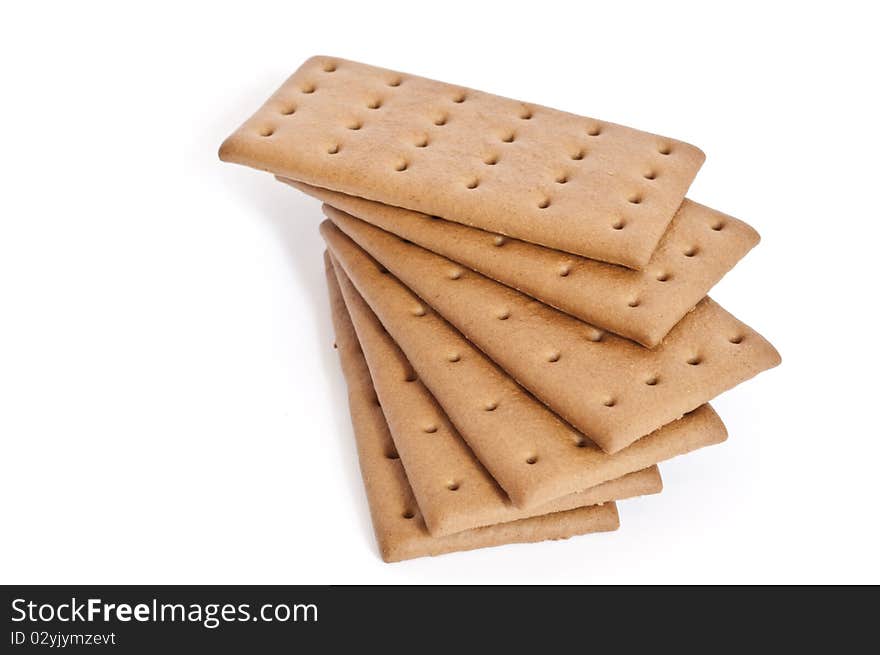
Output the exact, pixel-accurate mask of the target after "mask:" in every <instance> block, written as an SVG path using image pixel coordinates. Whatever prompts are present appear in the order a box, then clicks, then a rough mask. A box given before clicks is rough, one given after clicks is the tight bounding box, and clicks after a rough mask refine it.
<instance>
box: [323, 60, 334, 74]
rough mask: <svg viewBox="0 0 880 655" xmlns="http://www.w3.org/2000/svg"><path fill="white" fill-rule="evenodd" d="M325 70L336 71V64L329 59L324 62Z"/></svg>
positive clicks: (328, 71)
mask: <svg viewBox="0 0 880 655" xmlns="http://www.w3.org/2000/svg"><path fill="white" fill-rule="evenodd" d="M324 72H325V73H335V72H336V64H335V63H334V62H332V61H328V62H327V63H325V64H324Z"/></svg>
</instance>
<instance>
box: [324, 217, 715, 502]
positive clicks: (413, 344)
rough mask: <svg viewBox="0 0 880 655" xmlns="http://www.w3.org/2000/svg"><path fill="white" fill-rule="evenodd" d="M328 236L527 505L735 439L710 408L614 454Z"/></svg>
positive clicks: (437, 393)
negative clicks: (575, 428)
mask: <svg viewBox="0 0 880 655" xmlns="http://www.w3.org/2000/svg"><path fill="white" fill-rule="evenodd" d="M323 231H324V233H325V238H326V239H327V242H328V244H329V245H330V247H331V249H332V251H333V252H334V254H335V256H336V257H337V258H338V262H339V264H340V266H341V267H342V268H343V269H344V270H345V271H346V272H347V274H348V276H350V279H351V281H352V282H353V283H354V286H355V287H357V288H358V289H359V291H360V293H361V294H362V297H363V299H364V300H366V301H367V302H368V303H371V304H372V308H373V310H374V311H375V314H376V316H377V318H378V319H379V320H380V321H382V322H383V325H384V327H385V328H386V329H387V330H388V331H389V333H390V336H391V338H393V339H395V340H396V341H397V344H398V346H399V347H400V349H401V350H402V351H403V352H404V353H405V356H406V357H407V358H408V361H409V363H410V364H411V365H412V367H413V368H414V371H415V373H417V374H418V376H419V379H420V381H422V382H423V383H424V384H425V386H426V387H427V388H428V389H429V390H430V391H431V393H432V394H433V396H434V398H436V400H437V402H438V404H439V405H440V406H441V407H442V408H443V410H444V412H445V413H446V415H447V416H448V417H449V419H450V421H451V422H452V424H453V425H455V427H456V428H457V430H458V431H459V433H460V434H461V436H462V437H463V438H464V439H465V440H466V441H467V442H468V445H469V446H470V447H471V450H472V451H473V452H474V454H475V455H476V457H477V459H479V461H480V462H481V463H482V464H483V465H484V466H485V467H486V468H487V469H488V471H489V473H490V474H491V475H492V476H493V477H494V478H495V479H496V480H497V481H498V483H499V484H500V485H501V487H502V488H503V489H504V490H505V492H506V493H507V495H508V496H509V497H510V498H511V500H512V501H513V503H514V504H515V505H517V506H518V507H535V506H539V505H541V504H543V503H546V502H548V501H549V500H551V499H553V498H559V497H560V496H564V495H567V494H570V493H573V492H575V491H578V490H581V489H587V488H589V487H592V486H594V485H597V484H600V483H602V482H604V481H606V480H611V479H614V478H617V477H620V476H622V475H625V474H626V473H629V472H631V471H636V470H639V469H642V468H645V467H647V466H650V465H651V464H655V463H657V462H660V461H662V460H664V459H668V458H670V457H674V456H676V455H681V454H684V453H687V452H690V451H692V450H695V449H697V448H701V447H703V446H708V445H711V444H714V443H719V442H721V441H724V439H726V437H727V432H726V430H725V429H724V425H723V424H722V423H721V420H720V419H719V418H718V416H717V415H716V414H715V412H714V411H713V410H712V409H711V408H710V407H709V406H704V407H700V408H699V409H697V410H696V411H694V412H691V413H690V414H688V415H687V416H685V417H684V418H682V419H680V420H678V421H674V422H672V423H670V424H669V425H667V426H664V427H663V428H661V429H660V430H657V431H656V432H654V433H653V434H651V435H648V436H646V437H644V438H642V439H639V440H638V441H636V442H635V443H634V444H632V445H631V446H629V447H628V448H625V449H623V450H621V451H620V452H619V453H616V454H615V455H608V454H607V453H605V452H603V451H602V449H601V448H599V447H598V446H597V445H596V444H594V443H593V442H591V441H590V440H589V439H587V438H586V437H584V435H583V434H581V433H580V432H577V431H576V430H574V429H573V428H572V427H571V426H570V425H568V424H567V423H565V422H564V421H562V420H561V419H559V417H557V416H556V415H555V414H553V413H552V412H551V411H550V410H549V409H547V407H546V406H545V405H543V404H542V403H540V402H539V401H537V400H536V399H535V398H534V396H532V395H531V394H529V393H527V392H526V391H525V390H524V389H522V387H520V386H519V385H518V384H516V382H514V381H513V380H512V379H511V378H510V377H509V376H508V375H507V374H506V373H505V372H503V371H502V370H501V369H499V368H498V367H497V366H496V365H495V364H493V363H492V361H491V360H489V359H488V358H487V357H486V356H485V355H483V354H482V352H480V351H479V350H478V349H477V348H476V347H475V346H474V345H472V344H471V343H470V342H469V341H468V340H467V339H465V338H464V337H463V336H462V335H461V334H460V333H459V332H458V331H457V330H455V328H453V327H452V326H450V325H449V323H447V322H446V321H444V320H443V319H442V318H441V317H440V316H438V315H437V314H436V313H434V312H430V311H428V310H427V309H426V308H425V307H424V305H423V304H422V303H421V302H420V301H419V299H418V298H417V297H416V296H415V295H414V294H412V292H410V291H409V290H408V289H407V288H406V287H404V286H403V285H402V284H400V283H399V282H398V281H397V280H396V279H394V278H393V277H392V276H390V275H387V274H383V273H380V272H379V270H378V268H377V267H378V265H377V263H376V262H375V260H373V259H372V258H370V257H369V255H367V254H366V253H365V252H364V251H363V250H361V249H360V248H358V247H357V246H356V245H355V244H354V243H353V242H352V241H351V240H350V239H349V238H348V237H346V236H345V235H343V234H342V233H341V232H339V231H338V230H336V229H335V228H333V227H332V226H328V225H325V226H324V228H323ZM341 278H342V276H340V279H341ZM346 279H349V278H346ZM343 288H344V289H345V288H347V286H346V287H343ZM349 295H350V296H351V295H352V294H351V293H349ZM358 297H361V296H358ZM355 304H356V303H355ZM414 310H415V314H414V313H413V311H414ZM422 311H424V314H422V313H421V312H422ZM413 319H417V320H413Z"/></svg>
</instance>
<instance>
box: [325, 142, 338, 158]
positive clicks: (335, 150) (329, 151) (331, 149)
mask: <svg viewBox="0 0 880 655" xmlns="http://www.w3.org/2000/svg"><path fill="white" fill-rule="evenodd" d="M340 149H341V148H340V147H339V144H338V143H334V144H333V145H332V146H330V147H328V148H327V154H328V155H335V154H338V153H339V151H340Z"/></svg>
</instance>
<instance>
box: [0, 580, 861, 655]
mask: <svg viewBox="0 0 880 655" xmlns="http://www.w3.org/2000/svg"><path fill="white" fill-rule="evenodd" d="M828 591H829V590H827V589H826V590H824V591H822V592H817V590H806V589H782V588H776V589H754V588H734V589H717V588H715V589H711V588H672V589H669V588H634V587H629V588H612V587H553V588H551V587H294V586H278V587H272V586H259V587H248V586H204V587H198V586H193V587H175V586H132V587H125V586H57V587H54V586H53V587H41V586H22V587H2V588H0V594H2V599H0V600H2V604H3V610H2V611H3V616H4V617H5V618H4V625H5V628H6V630H5V634H3V636H2V641H0V643H2V647H0V651H2V652H9V653H19V652H20V653H29V652H31V653H32V652H44V651H51V650H65V651H66V650H69V649H75V650H83V649H90V650H91V651H92V652H106V653H157V652H162V651H164V652H171V653H175V652H217V651H219V652H264V651H266V650H271V652H277V651H279V650H281V649H284V651H285V652H288V651H291V650H297V649H300V648H308V649H310V650H309V652H311V649H316V650H318V651H319V652H320V651H324V650H327V649H328V648H330V647H333V648H340V649H341V648H342V647H343V646H346V645H350V644H351V643H357V644H361V645H363V646H376V645H379V644H388V643H390V644H391V645H392V646H395V647H394V648H391V647H390V646H389V650H398V648H397V647H399V646H402V645H404V640H406V643H407V644H409V645H410V646H411V647H416V646H418V644H420V643H422V642H424V644H425V645H431V646H434V647H437V646H438V645H439V644H450V645H453V646H455V645H458V646H459V647H460V648H459V649H458V650H462V651H464V652H469V651H471V650H473V648H474V647H475V644H476V642H484V643H488V644H490V645H494V646H499V645H500V644H502V643H508V644H513V645H515V646H517V650H522V649H524V648H526V647H528V648H533V649H537V650H539V651H540V650H543V649H545V648H546V646H547V645H548V643H550V642H556V641H557V640H560V639H565V640H566V641H570V640H571V639H576V640H578V641H579V642H581V645H582V646H583V647H584V648H589V647H590V646H591V645H598V643H603V642H606V641H608V640H611V641H610V643H619V644H622V645H626V646H629V647H631V646H632V645H633V644H635V643H637V642H638V643H648V644H655V645H656V644H659V643H664V644H666V645H667V646H668V645H670V644H668V643H667V642H669V640H670V639H674V641H675V646H676V647H678V646H684V645H686V644H695V645H702V646H703V647H704V648H714V646H719V645H721V644H722V643H723V644H724V645H725V646H728V647H729V646H731V645H732V644H733V643H741V644H744V645H746V646H749V644H751V646H754V645H755V643H754V641H753V640H754V639H757V637H758V635H760V638H761V639H762V640H764V641H762V644H763V645H764V646H766V645H767V644H768V643H769V640H773V639H778V640H779V643H781V644H784V645H786V646H791V645H792V643H793V642H794V641H801V640H802V639H803V638H807V640H808V642H809V643H810V644H811V645H812V646H818V645H820V644H823V643H826V644H828V645H835V646H836V647H838V648H840V647H842V646H843V645H845V644H846V643H851V644H858V643H860V642H859V641H858V639H859V635H860V633H861V632H863V631H864V629H865V628H866V627H867V626H869V625H870V624H871V621H870V619H871V618H872V615H873V613H874V608H876V604H875V600H874V599H875V598H876V596H875V593H876V592H875V591H874V590H873V589H871V590H867V589H866V590H863V591H866V592H867V593H868V594H869V597H870V601H869V602H867V603H865V602H861V603H857V602H847V601H848V600H850V601H852V600H856V601H857V600H859V599H858V598H857V596H858V595H859V594H852V593H851V592H850V591H841V590H835V591H834V592H832V593H833V594H834V596H833V597H831V596H830V594H829V593H828ZM673 635H674V637H673ZM707 639H708V641H707ZM353 640H354V641H353ZM413 640H415V641H413ZM420 640H421V641H420ZM594 642H595V643H594Z"/></svg>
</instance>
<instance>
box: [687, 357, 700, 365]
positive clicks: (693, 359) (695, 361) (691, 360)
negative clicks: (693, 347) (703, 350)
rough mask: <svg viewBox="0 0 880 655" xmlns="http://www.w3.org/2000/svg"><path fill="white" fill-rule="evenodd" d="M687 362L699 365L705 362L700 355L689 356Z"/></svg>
mask: <svg viewBox="0 0 880 655" xmlns="http://www.w3.org/2000/svg"><path fill="white" fill-rule="evenodd" d="M687 363H688V364H690V365H691V366H699V365H700V364H702V363H703V358H702V357H700V356H699V355H694V356H693V357H688V360H687Z"/></svg>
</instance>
